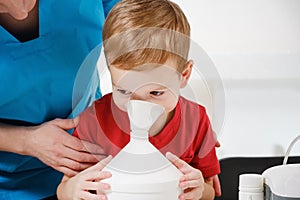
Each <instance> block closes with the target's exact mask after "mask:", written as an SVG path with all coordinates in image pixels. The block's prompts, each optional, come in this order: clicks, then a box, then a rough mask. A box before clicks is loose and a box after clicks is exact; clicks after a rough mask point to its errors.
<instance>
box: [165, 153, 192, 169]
mask: <svg viewBox="0 0 300 200" xmlns="http://www.w3.org/2000/svg"><path fill="white" fill-rule="evenodd" d="M166 157H167V159H169V160H170V161H171V162H172V163H173V164H174V165H175V166H176V167H177V168H178V169H180V168H182V167H184V166H186V165H187V163H186V162H184V161H183V160H181V159H180V158H178V157H177V156H175V155H174V154H172V153H170V152H167V153H166Z"/></svg>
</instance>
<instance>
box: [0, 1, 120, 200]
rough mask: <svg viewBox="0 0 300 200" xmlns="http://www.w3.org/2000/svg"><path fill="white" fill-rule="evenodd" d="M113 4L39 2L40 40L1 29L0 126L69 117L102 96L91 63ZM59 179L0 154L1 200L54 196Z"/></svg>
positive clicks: (25, 159) (26, 160) (32, 163)
mask: <svg viewBox="0 0 300 200" xmlns="http://www.w3.org/2000/svg"><path fill="white" fill-rule="evenodd" d="M116 2H117V0H114V1H99V0H64V1H60V0H56V1H55V0H40V1H39V37H38V38H36V39H34V40H31V41H28V42H24V43H20V42H19V41H18V40H17V39H16V38H14V37H13V36H12V35H11V34H10V33H8V32H7V31H6V30H5V29H4V28H3V27H1V26H0V81H1V83H0V93H1V98H0V122H5V123H10V124H14V125H25V126H27V125H37V124H41V123H43V122H45V121H49V120H52V119H54V118H67V117H74V116H76V115H78V114H79V113H80V112H81V111H82V110H83V109H84V108H86V107H87V106H88V105H90V104H91V103H92V101H93V100H95V99H96V98H99V97H101V93H100V86H99V84H100V82H99V77H98V73H97V70H96V62H97V59H98V56H99V53H100V48H101V38H102V34H101V32H102V26H103V23H104V19H105V16H106V14H107V13H108V11H109V10H110V9H111V8H112V6H113V5H114V4H115V3H116ZM95 47H97V48H96V49H95ZM82 63H84V64H82ZM61 178H62V174H61V173H59V172H57V171H55V170H53V169H52V168H50V167H48V166H46V165H44V164H43V163H42V162H41V161H39V160H38V159H36V158H33V157H30V156H22V155H18V154H14V153H9V152H3V151H0V199H30V200H32V199H41V198H44V197H47V196H51V195H54V194H55V193H56V188H57V185H58V184H59V183H60V180H61Z"/></svg>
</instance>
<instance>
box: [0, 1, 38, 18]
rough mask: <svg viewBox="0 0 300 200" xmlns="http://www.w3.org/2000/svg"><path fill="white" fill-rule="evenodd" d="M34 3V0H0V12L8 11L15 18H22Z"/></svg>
mask: <svg viewBox="0 0 300 200" xmlns="http://www.w3.org/2000/svg"><path fill="white" fill-rule="evenodd" d="M35 3H36V0H0V13H8V14H10V15H11V16H12V17H14V18H15V19H17V20H23V19H25V18H26V17H27V16H28V13H29V12H30V11H31V10H32V9H33V7H34V5H35Z"/></svg>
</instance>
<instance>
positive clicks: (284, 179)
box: [262, 135, 300, 200]
mask: <svg viewBox="0 0 300 200" xmlns="http://www.w3.org/2000/svg"><path fill="white" fill-rule="evenodd" d="M299 140H300V135H299V136H297V137H296V138H295V139H294V140H293V141H292V142H291V144H290V145H289V147H288V150H287V152H286V155H285V158H284V161H283V165H279V166H274V167H271V168H269V169H267V170H265V171H264V172H263V174H262V175H263V177H264V182H265V188H266V189H265V193H266V196H265V199H266V200H295V199H298V200H299V199H300V164H287V160H288V157H289V154H290V151H291V150H292V147H293V146H294V144H295V143H296V142H297V141H299Z"/></svg>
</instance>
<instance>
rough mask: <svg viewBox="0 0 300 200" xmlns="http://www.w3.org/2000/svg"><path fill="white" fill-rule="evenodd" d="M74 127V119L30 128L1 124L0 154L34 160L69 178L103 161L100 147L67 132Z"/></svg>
mask: <svg viewBox="0 0 300 200" xmlns="http://www.w3.org/2000/svg"><path fill="white" fill-rule="evenodd" d="M75 126H76V122H75V120H73V119H55V120H52V121H49V122H45V123H43V124H41V125H38V126H31V127H24V126H11V125H7V124H0V151H7V152H13V153H17V154H21V155H28V156H33V157H36V158H38V159H39V160H41V161H42V162H43V163H45V164H46V165H48V166H50V167H52V168H54V169H56V170H58V171H60V172H62V173H64V174H66V175H67V176H70V177H71V176H74V175H75V174H77V173H78V172H79V171H82V170H83V169H86V168H87V167H90V166H91V165H93V164H95V163H96V162H98V161H99V160H101V159H102V158H103V157H104V156H103V155H102V148H101V147H100V146H98V145H95V144H91V143H88V142H84V141H81V140H80V139H78V138H76V137H73V136H72V135H70V134H69V133H67V132H66V130H68V129H73V128H74V127H75Z"/></svg>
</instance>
